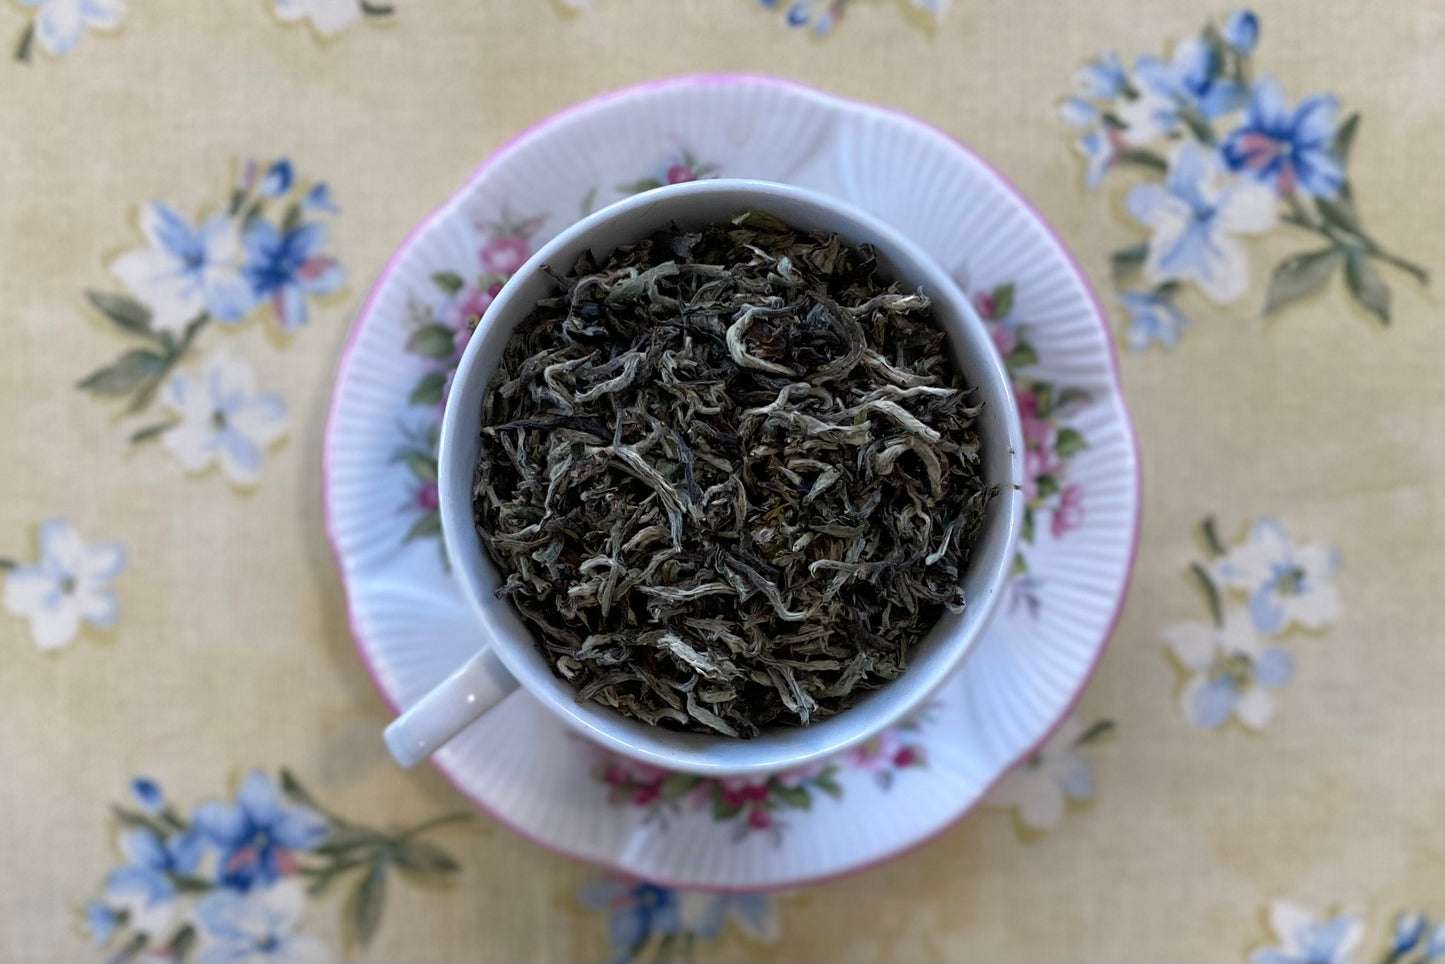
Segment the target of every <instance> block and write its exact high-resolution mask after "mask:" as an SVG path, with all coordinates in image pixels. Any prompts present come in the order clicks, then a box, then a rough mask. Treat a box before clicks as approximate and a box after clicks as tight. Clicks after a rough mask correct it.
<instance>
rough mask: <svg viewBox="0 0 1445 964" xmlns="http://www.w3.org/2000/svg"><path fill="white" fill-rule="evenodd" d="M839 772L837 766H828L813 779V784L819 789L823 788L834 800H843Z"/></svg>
mask: <svg viewBox="0 0 1445 964" xmlns="http://www.w3.org/2000/svg"><path fill="white" fill-rule="evenodd" d="M837 773H838V768H837V767H828V769H826V770H824V771H823V772H822V773H820V774H818V775H817V776H816V777H815V778H814V779H813V786H815V787H817V788H818V789H819V790H822V791H823V792H824V793H826V794H827V795H828V796H830V797H832V798H833V799H834V800H842V799H843V787H842V786H841V785H839V783H838V779H837Z"/></svg>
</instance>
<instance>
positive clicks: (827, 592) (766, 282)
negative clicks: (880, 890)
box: [473, 212, 994, 737]
mask: <svg viewBox="0 0 1445 964" xmlns="http://www.w3.org/2000/svg"><path fill="white" fill-rule="evenodd" d="M554 277H556V278H557V281H558V284H559V289H560V290H559V291H558V293H557V294H556V295H555V296H553V297H550V298H548V299H545V300H544V301H542V302H540V303H539V304H538V306H537V308H536V310H535V311H534V312H533V313H532V315H531V316H530V317H528V318H527V319H526V320H525V321H523V322H522V323H521V324H520V325H519V326H518V328H517V330H516V331H515V332H513V334H512V337H511V339H510V341H509V342H508V343H507V345H506V348H505V349H504V351H503V356H502V359H501V363H500V365H499V367H498V370H497V373H496V375H495V376H494V378H493V380H492V382H491V384H490V386H489V388H488V392H487V397H486V400H485V402H484V403H483V407H482V425H483V428H482V437H481V450H480V456H479V458H478V462H477V468H476V477H475V486H474V490H473V498H474V513H475V519H476V523H477V528H478V531H479V532H480V534H481V536H482V541H483V544H484V545H485V546H486V549H487V552H488V553H489V554H490V555H491V557H492V559H493V560H494V561H495V562H496V563H497V565H498V566H499V567H500V569H501V571H502V572H503V574H504V576H505V584H504V585H503V586H502V588H501V590H500V591H499V593H498V595H499V596H503V597H507V598H510V599H511V600H512V601H513V603H515V604H516V606H517V608H518V610H519V611H520V612H521V614H522V615H523V617H524V619H525V620H526V621H527V622H528V623H529V624H530V626H531V627H532V628H533V630H534V631H535V632H536V633H537V635H538V641H539V648H540V649H541V651H542V653H543V654H544V655H545V656H546V658H547V659H548V660H549V661H550V662H551V664H552V666H553V668H554V670H555V671H556V672H557V674H558V675H559V676H561V677H562V678H564V679H566V680H568V681H569V682H570V683H572V684H573V685H574V686H575V687H576V688H577V698H578V699H579V700H596V701H598V702H600V703H603V704H605V705H607V706H611V707H614V708H615V709H617V710H618V711H620V712H622V713H624V714H626V715H628V716H631V717H634V718H637V719H640V720H644V721H646V722H649V723H655V724H662V725H667V726H673V727H678V728H683V729H691V730H696V731H700V732H709V733H720V734H724V735H727V736H735V737H749V736H753V735H755V734H757V733H758V731H759V730H760V729H761V728H762V727H764V726H768V725H785V724H793V725H797V724H806V723H808V722H809V721H811V720H815V719H819V718H822V717H826V716H829V715H832V714H834V713H837V712H838V711H839V710H841V709H844V708H845V707H847V706H848V705H850V704H851V703H852V702H853V701H854V700H855V699H856V698H857V696H858V695H859V694H860V693H861V692H862V691H864V690H868V689H872V688H875V687H877V686H879V685H881V684H883V683H884V682H886V681H888V680H891V679H895V678H897V676H898V675H899V674H900V673H902V672H903V671H904V669H905V668H906V666H907V660H908V652H909V649H910V648H911V647H912V646H913V644H914V643H916V642H917V641H918V640H919V638H921V637H922V636H923V634H924V633H926V632H927V631H928V629H929V628H930V627H931V626H932V625H933V624H934V622H936V621H937V619H938V616H939V615H940V613H941V612H942V610H943V608H944V607H948V608H950V609H953V610H955V611H957V610H960V609H961V608H962V607H963V604H964V600H963V594H962V591H961V589H960V579H961V574H962V571H963V569H964V567H965V566H966V564H967V560H968V555H969V551H970V549H971V547H972V545H973V543H974V540H975V538H976V536H977V533H978V530H979V527H980V526H981V525H982V521H983V516H984V512H985V509H986V508H987V505H988V502H989V500H990V498H991V497H992V496H993V494H994V490H993V488H992V487H990V486H988V485H987V484H986V483H985V482H984V481H983V477H982V466H981V464H980V459H979V440H978V437H977V435H976V433H975V424H974V423H975V419H976V418H977V416H978V413H979V411H980V406H979V405H978V404H976V403H975V401H974V400H973V398H972V393H971V392H970V390H969V389H968V387H967V386H965V385H964V383H963V380H962V377H961V376H960V374H959V373H958V371H957V370H956V369H955V368H954V366H953V365H952V363H951V362H950V360H949V359H948V356H947V353H946V345H945V336H944V334H943V332H942V331H941V330H939V329H938V328H937V327H936V325H935V324H934V323H933V320H932V309H931V305H930V303H929V301H928V299H927V298H926V297H924V296H923V295H922V294H921V293H907V292H903V291H900V290H898V288H897V287H896V286H895V285H891V284H889V283H887V282H886V281H884V280H882V279H881V278H880V277H879V276H878V273H877V261H876V257H875V255H874V253H873V251H872V250H871V249H869V248H867V247H861V248H854V247H850V246H848V245H846V244H844V243H842V242H841V241H840V240H839V239H838V238H837V237H836V236H828V235H822V234H809V233H803V232H797V231H794V230H792V229H791V228H789V227H788V226H787V225H785V224H784V223H782V222H781V221H779V220H778V219H777V218H775V217H772V216H771V215H768V214H764V213H761V212H748V213H746V214H743V215H740V216H739V217H738V218H736V219H734V221H733V222H732V223H731V224H723V225H718V226H713V227H709V228H706V229H704V230H701V231H696V232H684V231H680V230H676V229H673V230H670V231H664V232H661V233H658V234H656V235H654V236H652V237H650V238H647V239H645V240H643V241H641V242H639V243H637V244H633V245H627V246H624V247H621V248H618V249H617V250H616V251H615V252H614V253H613V254H612V255H611V256H610V257H609V258H607V259H606V260H605V261H599V260H598V259H597V258H595V257H594V256H592V255H591V254H590V253H588V254H584V255H583V256H582V257H581V258H580V259H579V261H578V263H577V265H576V266H575V267H574V269H573V271H572V272H571V273H570V274H569V275H567V276H566V277H561V276H558V275H556V273H555V272H554Z"/></svg>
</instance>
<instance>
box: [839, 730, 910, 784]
mask: <svg viewBox="0 0 1445 964" xmlns="http://www.w3.org/2000/svg"><path fill="white" fill-rule="evenodd" d="M901 749H903V741H902V740H901V739H899V737H898V734H897V733H895V732H894V731H893V730H884V731H883V732H882V733H880V734H878V735H877V736H875V737H873V739H871V740H868V741H867V742H865V743H863V744H862V745H860V746H857V747H855V748H854V749H852V750H849V751H848V763H849V764H850V765H851V766H852V767H854V768H855V769H858V770H862V771H864V772H865V773H880V772H882V771H884V770H887V769H888V768H889V767H890V766H892V764H893V757H894V756H896V755H897V754H898V751H899V750H901Z"/></svg>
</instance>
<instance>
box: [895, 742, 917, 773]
mask: <svg viewBox="0 0 1445 964" xmlns="http://www.w3.org/2000/svg"><path fill="white" fill-rule="evenodd" d="M893 765H894V766H896V767H898V768H899V769H902V768H903V767H913V766H922V765H923V748H922V747H919V746H905V747H904V748H903V749H901V750H899V751H898V752H897V753H895V754H893Z"/></svg>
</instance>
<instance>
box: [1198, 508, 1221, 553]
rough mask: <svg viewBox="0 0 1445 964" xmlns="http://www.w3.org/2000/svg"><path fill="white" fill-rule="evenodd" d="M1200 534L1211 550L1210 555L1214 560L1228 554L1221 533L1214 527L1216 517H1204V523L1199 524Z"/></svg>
mask: <svg viewBox="0 0 1445 964" xmlns="http://www.w3.org/2000/svg"><path fill="white" fill-rule="evenodd" d="M1199 534H1200V535H1202V536H1203V537H1204V544H1205V545H1206V546H1207V547H1208V548H1209V554H1210V555H1212V556H1214V558H1216V559H1218V558H1220V557H1221V556H1224V555H1225V554H1226V553H1225V549H1224V543H1223V542H1221V541H1220V539H1219V531H1218V530H1217V529H1216V528H1215V525H1214V516H1212V515H1208V516H1205V517H1204V521H1202V522H1200V523H1199Z"/></svg>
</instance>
